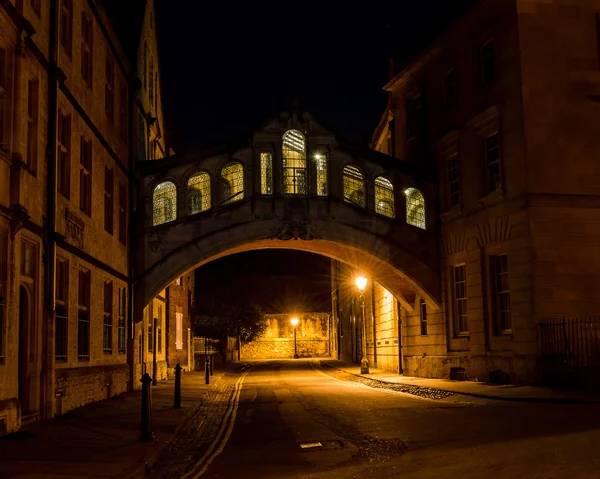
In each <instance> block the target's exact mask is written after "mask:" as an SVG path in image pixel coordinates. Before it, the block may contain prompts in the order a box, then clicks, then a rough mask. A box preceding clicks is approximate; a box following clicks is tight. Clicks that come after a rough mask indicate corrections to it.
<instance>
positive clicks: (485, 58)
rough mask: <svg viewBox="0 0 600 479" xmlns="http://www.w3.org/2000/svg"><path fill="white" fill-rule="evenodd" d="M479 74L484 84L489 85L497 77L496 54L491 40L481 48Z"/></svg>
mask: <svg viewBox="0 0 600 479" xmlns="http://www.w3.org/2000/svg"><path fill="white" fill-rule="evenodd" d="M479 76H480V80H481V84H482V85H487V84H488V83H490V82H491V81H493V80H494V78H495V77H496V55H495V53H494V44H493V42H492V41H491V40H490V41H489V42H487V43H485V44H484V45H483V46H482V47H481V48H480V50H479Z"/></svg>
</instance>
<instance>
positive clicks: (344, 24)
mask: <svg viewBox="0 0 600 479" xmlns="http://www.w3.org/2000/svg"><path fill="white" fill-rule="evenodd" d="M473 2H474V0H413V1H408V0H397V1H395V2H389V4H388V2H354V3H352V2H344V3H340V4H339V5H340V6H337V7H336V6H335V4H336V3H337V2H320V3H315V4H312V3H306V2H287V3H273V4H271V5H269V6H259V3H257V2H247V3H246V4H243V3H242V2H226V1H223V2H204V1H185V2H184V1H183V0H179V1H174V0H156V5H157V29H158V35H159V38H158V41H159V47H160V62H161V75H162V87H163V105H164V110H165V115H166V121H167V125H168V129H169V130H170V132H171V137H172V144H173V146H174V147H175V151H176V152H181V151H184V150H185V149H187V148H190V147H196V146H207V145H215V144H219V143H221V142H223V141H226V140H227V139H231V138H236V137H239V136H240V135H245V134H246V133H247V132H249V131H251V130H252V129H253V128H254V127H255V126H256V125H260V124H261V123H262V122H264V121H265V119H267V118H268V117H269V115H271V114H276V113H277V112H278V111H279V110H280V109H283V108H285V107H286V106H288V105H289V104H290V103H291V98H292V96H293V95H296V96H297V98H298V101H299V104H300V105H301V106H304V107H306V108H309V109H310V110H311V111H312V112H314V113H315V114H316V115H317V116H318V117H319V118H321V119H322V121H323V122H324V123H325V124H327V125H329V126H330V127H331V128H333V129H334V130H335V131H336V132H337V133H339V134H340V136H342V137H345V138H346V139H349V140H351V141H354V142H356V143H363V144H365V143H366V142H367V141H368V139H369V138H370V136H371V134H372V132H373V130H374V129H375V126H376V125H377V122H378V121H379V118H380V117H381V115H382V114H383V111H384V108H385V104H386V94H385V92H383V90H382V87H383V86H384V84H385V83H386V82H387V79H388V75H389V59H390V57H391V56H392V54H393V55H394V56H395V57H396V58H397V61H396V65H397V66H401V65H402V64H403V63H405V62H406V60H407V59H410V58H411V57H412V56H414V55H415V53H416V52H418V51H419V49H422V48H423V47H425V46H427V45H428V44H429V43H431V41H432V40H433V39H435V37H437V36H438V35H439V33H440V32H441V31H443V29H444V28H445V27H446V26H447V25H448V24H449V23H450V22H451V21H452V20H453V19H454V18H455V17H456V15H457V14H459V13H461V12H462V11H464V10H465V8H466V7H467V6H468V5H470V4H472V3H473ZM331 3H334V4H333V5H331ZM175 4H177V6H176V7H175V6H174V5H175ZM183 5H185V7H184V6H183ZM355 5H360V6H361V8H356V7H355Z"/></svg>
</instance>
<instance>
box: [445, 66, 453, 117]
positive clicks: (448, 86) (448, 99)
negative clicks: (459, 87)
mask: <svg viewBox="0 0 600 479" xmlns="http://www.w3.org/2000/svg"><path fill="white" fill-rule="evenodd" d="M455 104H456V74H455V73H454V70H453V69H452V70H450V71H449V72H447V73H446V74H445V75H444V106H445V107H446V109H447V110H450V109H452V108H453V107H454V105H455Z"/></svg>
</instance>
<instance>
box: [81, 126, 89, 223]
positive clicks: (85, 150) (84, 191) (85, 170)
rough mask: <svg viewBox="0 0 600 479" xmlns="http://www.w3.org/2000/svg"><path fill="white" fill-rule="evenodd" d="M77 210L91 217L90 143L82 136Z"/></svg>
mask: <svg viewBox="0 0 600 479" xmlns="http://www.w3.org/2000/svg"><path fill="white" fill-rule="evenodd" d="M79 163H80V169H79V208H80V209H81V211H83V212H84V213H85V214H86V215H88V216H92V141H91V140H86V139H85V138H84V137H83V136H82V137H81V142H80V155H79Z"/></svg>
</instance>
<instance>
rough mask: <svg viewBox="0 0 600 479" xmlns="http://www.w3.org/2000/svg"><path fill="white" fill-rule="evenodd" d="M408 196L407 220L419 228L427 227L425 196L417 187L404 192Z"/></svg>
mask: <svg viewBox="0 0 600 479" xmlns="http://www.w3.org/2000/svg"><path fill="white" fill-rule="evenodd" d="M404 194H405V196H406V222H407V223H408V224H409V225H413V226H416V227H417V228H422V229H426V228H425V198H423V194H422V193H421V192H420V191H419V190H417V189H416V188H409V189H407V190H406V191H405V192H404Z"/></svg>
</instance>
